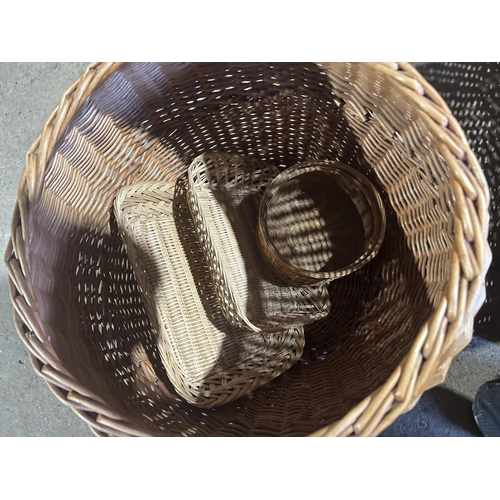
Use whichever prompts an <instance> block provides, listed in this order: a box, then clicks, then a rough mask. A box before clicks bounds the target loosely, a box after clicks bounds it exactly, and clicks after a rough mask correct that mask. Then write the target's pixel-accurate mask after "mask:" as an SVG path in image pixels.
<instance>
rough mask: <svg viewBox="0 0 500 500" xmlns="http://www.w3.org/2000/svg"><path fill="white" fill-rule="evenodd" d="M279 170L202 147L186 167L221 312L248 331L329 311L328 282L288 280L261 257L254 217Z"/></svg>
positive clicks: (309, 318) (276, 326)
mask: <svg viewBox="0 0 500 500" xmlns="http://www.w3.org/2000/svg"><path fill="white" fill-rule="evenodd" d="M278 174H279V171H278V169H276V167H274V166H273V165H271V164H269V163H267V162H262V161H260V160H258V159H256V158H252V157H243V156H240V155H234V154H232V155H231V154H225V153H219V152H217V153H206V154H203V155H201V156H199V157H198V158H196V159H195V160H193V162H192V164H191V165H190V167H189V169H188V179H189V183H188V197H187V199H188V204H189V207H190V210H191V213H192V215H193V222H194V225H195V228H196V231H197V233H198V237H199V240H200V243H201V246H202V249H203V253H204V255H205V259H206V262H207V264H208V266H209V269H210V272H211V274H212V278H213V283H214V287H215V291H216V294H217V298H218V300H219V304H220V308H221V310H222V313H223V314H224V316H225V317H226V318H227V320H228V321H229V322H230V323H231V324H233V325H235V326H239V327H241V328H245V329H250V330H252V331H256V332H259V331H266V332H273V331H279V330H282V329H284V328H292V327H295V326H301V325H305V324H308V323H312V322H313V321H316V320H318V319H322V318H324V317H325V316H326V315H327V314H328V313H329V312H330V300H329V297H328V290H327V288H326V286H317V287H304V286H298V287H297V286H289V285H287V284H286V283H284V282H283V281H282V280H281V279H279V278H278V277H277V276H275V274H273V272H272V271H271V269H270V268H269V266H268V265H267V263H266V262H265V261H264V259H263V258H262V256H261V254H260V252H259V248H258V245H257V233H256V230H257V220H258V217H259V204H260V199H261V196H262V193H263V192H264V191H265V190H266V187H267V185H268V184H269V182H270V181H271V180H272V179H274V178H276V177H277V176H278Z"/></svg>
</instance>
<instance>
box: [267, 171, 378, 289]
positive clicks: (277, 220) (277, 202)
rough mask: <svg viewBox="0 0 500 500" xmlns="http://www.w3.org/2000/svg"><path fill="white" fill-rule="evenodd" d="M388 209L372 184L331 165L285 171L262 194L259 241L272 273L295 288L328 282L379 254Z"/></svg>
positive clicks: (355, 173) (346, 273)
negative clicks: (386, 209)
mask: <svg viewBox="0 0 500 500" xmlns="http://www.w3.org/2000/svg"><path fill="white" fill-rule="evenodd" d="M384 234H385V209H384V205H383V203H382V199H381V198H380V196H379V194H378V192H377V191H376V189H375V188H374V186H373V184H372V183H371V182H370V181H369V180H368V179H367V178H366V177H364V176H363V175H362V174H360V173H359V172H358V171H357V170H354V169H353V168H350V167H349V166H347V165H343V164H342V163H339V162H333V161H308V162H304V163H300V164H299V165H294V166H293V167H290V168H287V169H286V170H284V171H283V172H282V173H281V174H280V175H279V176H278V177H276V178H275V179H274V180H273V181H272V182H271V183H270V184H269V187H268V188H267V189H266V191H265V192H264V194H263V195H262V200H261V204H260V210H259V222H258V225H257V239H258V243H259V248H260V250H261V253H262V255H263V256H264V258H265V259H266V261H267V262H268V264H269V266H270V267H271V268H272V269H273V271H274V272H275V273H276V274H277V275H278V276H279V277H281V278H282V279H283V280H284V281H286V282H287V283H290V284H292V285H318V284H325V283H328V282H329V281H332V280H334V279H338V278H341V277H343V276H347V275H348V274H350V273H352V272H354V271H357V270H358V269H359V268H361V267H362V266H364V265H366V264H367V263H368V262H370V260H372V259H373V258H374V257H375V255H377V252H378V251H379V250H380V246H381V245H382V241H383V239H384Z"/></svg>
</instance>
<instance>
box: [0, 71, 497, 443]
mask: <svg viewBox="0 0 500 500" xmlns="http://www.w3.org/2000/svg"><path fill="white" fill-rule="evenodd" d="M222 150H223V151H226V152H228V153H235V154H241V155H250V156H252V155H253V156H255V157H257V158H259V159H261V160H263V161H269V162H270V163H273V164H274V165H277V166H278V167H280V168H286V167H289V166H291V165H294V164H296V163H299V162H302V161H306V160H334V161H340V162H342V163H345V164H348V165H351V166H352V167H353V168H356V169H357V170H358V171H360V172H361V173H363V174H364V175H366V176H367V177H368V178H369V179H370V181H371V182H372V183H373V184H374V185H375V186H376V187H377V190H378V191H379V192H380V193H381V195H382V198H383V200H384V204H385V206H386V215H387V229H386V236H385V239H384V243H383V245H382V247H381V249H380V251H379V253H378V255H377V256H376V257H375V258H374V259H373V260H372V261H371V262H370V263H369V264H367V265H366V266H364V267H363V268H361V269H360V270H358V271H356V272H354V273H352V274H350V275H348V276H346V277H345V278H343V279H341V280H336V281H332V282H331V283H330V284H329V285H328V288H329V294H330V300H331V303H332V310H331V313H330V314H329V315H328V317H326V318H325V319H323V320H321V321H317V322H315V323H313V324H311V325H308V326H307V327H305V340H306V344H305V348H304V353H303V355H302V357H301V358H300V360H299V361H298V362H297V363H296V364H295V365H294V366H293V367H291V368H290V369H289V370H288V371H287V372H286V373H284V374H283V375H281V376H280V377H277V378H276V379H274V380H273V381H271V382H269V383H268V384H266V385H264V386H262V387H260V388H259V389H257V390H255V391H254V392H253V393H251V394H250V395H248V396H245V397H243V398H241V399H239V400H237V401H233V402H231V403H228V404H225V405H222V406H219V407H216V408H210V409H206V408H205V409H200V408H197V407H195V406H192V405H189V404H188V403H186V402H184V401H183V400H182V399H181V398H179V397H178V396H177V395H176V394H175V391H174V390H173V389H172V387H171V384H170V382H169V380H168V377H167V376H166V374H165V371H164V369H163V368H162V363H161V360H160V357H159V355H158V351H157V348H156V347H155V345H156V343H155V335H156V332H155V330H154V328H153V327H152V326H151V324H150V323H149V320H148V316H147V314H146V311H145V308H144V304H143V302H142V299H141V294H140V291H139V287H138V284H137V282H136V281H135V278H134V274H133V270H132V268H131V265H130V262H129V261H128V259H127V254H126V251H125V248H124V245H123V241H122V240H121V237H120V234H119V232H118V231H117V229H116V223H115V222H114V221H113V219H112V217H111V213H112V205H113V201H114V198H115V195H116V193H117V191H118V190H119V189H120V188H121V187H123V186H124V185H128V184H132V183H135V182H144V181H151V182H153V181H175V180H176V179H177V178H178V177H179V175H180V174H181V173H184V172H186V169H187V168H188V166H189V164H190V163H191V161H192V160H193V158H195V157H196V156H198V155H200V154H202V153H204V152H209V151H222ZM488 205H489V193H488V188H487V184H486V181H485V179H484V176H483V172H482V170H481V168H480V166H479V165H478V162H477V160H476V158H475V157H474V154H473V153H472V152H471V150H470V148H469V146H468V142H467V139H466V137H465V135H464V133H463V132H462V130H461V129H460V127H459V125H458V124H457V121H456V120H455V119H454V117H453V116H452V115H451V113H450V111H449V109H448V107H447V106H446V104H445V102H444V101H443V99H442V98H441V97H440V96H439V95H438V93H437V92H436V91H435V90H433V88H432V87H431V86H430V85H429V84H428V83H427V82H426V81H425V80H424V79H423V78H422V77H421V76H420V75H419V73H418V72H417V71H416V70H415V69H413V68H412V67H411V66H410V65H408V64H405V63H401V64H385V63H353V64H351V63H318V64H312V63H311V64H305V63H296V64H295V63H276V64H269V63H244V64H239V63H228V64H226V63H216V64H206V63H202V64H187V63H186V64H184V63H182V64H180V63H175V64H165V63H161V64H154V63H130V64H128V63H127V64H119V63H112V64H111V63H95V64H92V65H90V66H89V67H88V69H87V70H86V71H85V72H84V74H82V75H81V77H80V78H79V79H78V80H77V81H76V82H75V83H74V84H73V85H72V86H71V87H70V88H69V89H68V90H67V92H66V93H65V94H64V95H63V97H62V99H61V102H60V104H59V105H58V106H57V108H56V109H55V110H54V112H53V113H52V114H51V115H50V117H49V118H48V120H47V122H46V124H45V126H44V128H43V130H42V132H41V133H40V136H39V137H38V138H37V140H36V141H35V143H34V144H33V146H32V147H31V149H30V150H29V152H28V154H27V158H26V169H25V171H24V173H23V176H22V178H21V182H20V186H19V195H18V200H17V204H16V206H15V209H14V217H13V222H12V235H11V240H10V242H9V244H8V247H7V250H6V256H5V259H6V263H7V267H8V270H9V276H10V293H11V297H12V303H13V306H14V318H15V324H16V327H17V329H18V331H19V334H20V337H21V339H22V340H23V342H24V344H25V345H26V348H27V349H28V350H29V353H30V359H31V361H32V364H33V367H34V369H35V370H36V372H37V373H38V374H39V375H40V376H41V377H43V378H44V380H45V381H46V382H47V384H48V386H49V387H50V388H51V390H52V391H53V392H54V393H55V394H56V395H57V397H58V398H60V399H61V400H62V401H63V402H64V403H66V404H68V405H69V406H70V407H71V408H72V409H73V410H74V411H75V412H76V413H77V414H78V415H79V416H80V417H81V418H83V419H84V420H85V421H86V422H88V424H89V425H90V427H91V429H92V430H93V431H94V432H95V434H97V435H100V436H105V435H117V436H118V435H125V436H128V435H136V436H150V435H153V436H158V435H160V436H161V435H165V436H175V435H184V436H190V435H194V436H222V435H232V436H244V435H267V436H278V435H288V436H301V435H315V436H327V435H329V436H347V435H358V436H367V435H377V434H379V433H380V432H381V431H382V430H383V429H384V428H386V427H387V426H388V425H389V424H390V423H392V422H393V421H394V419H396V418H397V417H398V416H399V415H400V414H401V413H403V412H406V411H408V410H409V409H411V408H412V407H413V405H414V404H415V403H416V402H417V401H418V399H419V397H420V396H421V394H422V392H423V391H425V390H426V389H428V388H430V387H432V386H434V385H436V384H438V383H440V382H441V381H442V380H443V379H444V377H445V375H446V373H447V371H448V367H449V364H450V362H451V360H452V358H453V357H454V355H455V354H456V353H458V352H459V351H460V350H462V349H463V348H464V347H465V346H466V345H467V344H468V342H469V341H470V338H471V335H472V325H473V318H474V315H475V314H476V312H477V311H478V309H479V307H480V306H481V304H482V303H483V301H484V298H485V295H484V290H485V287H484V278H485V273H486V270H487V268H488V266H489V264H490V260H491V257H490V255H491V254H490V250H489V247H488V244H487V230H488Z"/></svg>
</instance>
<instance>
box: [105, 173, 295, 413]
mask: <svg viewBox="0 0 500 500" xmlns="http://www.w3.org/2000/svg"><path fill="white" fill-rule="evenodd" d="M115 213H116V220H117V223H118V229H119V230H120V233H121V234H122V236H123V239H124V242H125V247H126V248H127V253H128V256H129V258H130V261H131V263H132V267H133V268H134V271H135V276H136V277H137V280H138V282H139V284H140V285H141V288H142V291H143V297H144V303H145V306H146V310H147V311H148V313H149V317H150V319H151V322H152V324H153V326H154V328H155V330H156V332H157V345H158V350H159V353H160V357H161V360H162V362H163V365H164V366H165V370H166V372H167V374H168V377H169V380H170V381H171V382H172V385H173V386H174V388H175V390H176V392H177V393H178V394H179V395H181V396H182V397H183V398H184V399H185V400H186V401H188V402H189V403H191V404H195V405H198V406H217V405H220V404H223V403H227V402H229V401H233V400H234V399H237V398H239V397H241V396H244V395H246V394H248V393H250V392H251V391H253V390H254V389H256V388H257V387H259V386H260V385H262V384H265V383H266V382H269V381H270V380H272V379H273V378H275V377H277V376H278V375H280V374H281V373H283V372H284V371H285V370H287V369H288V368H290V366H292V365H293V364H294V363H295V362H296V361H297V360H298V359H299V358H300V356H301V355H302V351H303V349H304V330H303V329H302V328H297V329H290V330H285V331H282V332H276V333H274V334H273V335H263V334H260V333H255V332H250V331H247V330H243V329H241V328H237V327H234V326H232V325H230V324H229V323H228V321H227V320H226V318H225V317H224V316H223V315H222V313H221V311H220V309H219V307H218V303H217V299H216V296H215V290H214V287H213V285H212V280H211V277H210V273H209V270H208V267H207V264H206V262H205V259H204V257H203V252H202V250H201V248H200V245H199V242H198V237H197V235H196V231H195V229H194V225H193V221H192V219H191V214H190V213H189V209H188V206H187V202H186V179H185V176H183V177H181V178H179V180H178V181H177V182H176V183H175V184H173V183H169V182H166V183H165V182H160V183H143V184H134V185H132V186H128V187H125V188H122V189H121V190H120V191H118V194H117V197H116V200H115Z"/></svg>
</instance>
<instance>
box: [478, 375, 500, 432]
mask: <svg viewBox="0 0 500 500" xmlns="http://www.w3.org/2000/svg"><path fill="white" fill-rule="evenodd" d="M472 413H474V418H475V419H476V423H477V425H478V427H479V429H481V432H482V433H483V434H484V435H485V436H486V437H500V378H497V379H496V380H491V381H490V382H486V383H485V384H483V385H482V386H481V387H480V388H479V390H478V391H477V393H476V397H475V399H474V403H472Z"/></svg>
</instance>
